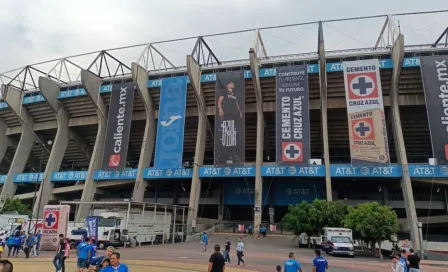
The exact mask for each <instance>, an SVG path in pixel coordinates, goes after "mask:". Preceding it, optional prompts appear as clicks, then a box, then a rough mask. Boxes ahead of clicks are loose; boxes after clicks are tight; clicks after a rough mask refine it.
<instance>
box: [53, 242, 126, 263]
mask: <svg viewBox="0 0 448 272" xmlns="http://www.w3.org/2000/svg"><path fill="white" fill-rule="evenodd" d="M76 254H77V262H76V267H77V270H76V271H77V272H85V271H88V272H96V271H100V272H129V268H128V267H127V266H126V265H125V264H122V263H121V262H120V257H121V256H120V253H118V252H116V251H115V248H114V247H112V246H109V247H107V248H106V251H105V253H104V255H103V256H97V246H96V241H95V239H91V238H88V237H86V238H84V241H81V242H80V243H79V244H78V246H77V247H76ZM69 256H70V244H69V241H68V239H66V238H64V235H62V234H60V235H59V243H58V246H57V247H56V254H55V256H54V258H53V265H54V267H55V269H56V272H65V260H66V259H68V258H69Z"/></svg>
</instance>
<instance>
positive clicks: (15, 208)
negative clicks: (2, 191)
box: [0, 197, 31, 215]
mask: <svg viewBox="0 0 448 272" xmlns="http://www.w3.org/2000/svg"><path fill="white" fill-rule="evenodd" d="M6 212H17V213H18V214H25V215H31V208H30V206H29V205H26V204H23V203H22V202H21V201H20V199H18V198H12V197H8V198H7V199H5V204H4V205H3V208H2V210H1V212H0V213H6Z"/></svg>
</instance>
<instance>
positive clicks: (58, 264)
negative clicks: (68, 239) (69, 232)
mask: <svg viewBox="0 0 448 272" xmlns="http://www.w3.org/2000/svg"><path fill="white" fill-rule="evenodd" d="M64 254H65V239H64V234H59V242H58V245H57V247H56V255H54V258H53V265H54V267H55V268H56V272H62V260H63V258H64Z"/></svg>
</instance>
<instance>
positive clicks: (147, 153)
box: [131, 63, 156, 201]
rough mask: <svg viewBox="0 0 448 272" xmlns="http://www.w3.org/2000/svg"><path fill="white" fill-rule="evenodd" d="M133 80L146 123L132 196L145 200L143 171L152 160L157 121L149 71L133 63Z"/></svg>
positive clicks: (138, 199)
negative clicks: (149, 87) (141, 103)
mask: <svg viewBox="0 0 448 272" xmlns="http://www.w3.org/2000/svg"><path fill="white" fill-rule="evenodd" d="M131 69H132V80H133V81H134V83H135V85H136V86H137V92H138V93H139V94H140V97H141V99H142V102H143V105H144V106H145V114H146V125H145V133H144V135H143V141H142V147H141V151H140V160H139V162H138V170H137V179H136V180H135V185H134V192H133V194H132V198H133V200H134V201H143V196H144V194H145V188H146V185H147V183H146V181H145V180H144V179H143V171H144V170H145V168H148V167H149V165H150V164H151V160H152V152H153V150H154V143H155V139H156V122H155V116H154V105H153V103H152V100H151V96H150V95H149V92H148V72H147V71H146V70H145V68H143V67H141V66H140V65H138V64H137V63H132V68H131Z"/></svg>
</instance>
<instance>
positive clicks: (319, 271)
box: [313, 249, 328, 272]
mask: <svg viewBox="0 0 448 272" xmlns="http://www.w3.org/2000/svg"><path fill="white" fill-rule="evenodd" d="M314 254H316V258H314V260H313V272H326V271H327V269H328V262H327V260H325V258H324V257H322V256H321V255H322V254H321V251H320V249H316V250H314Z"/></svg>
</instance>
